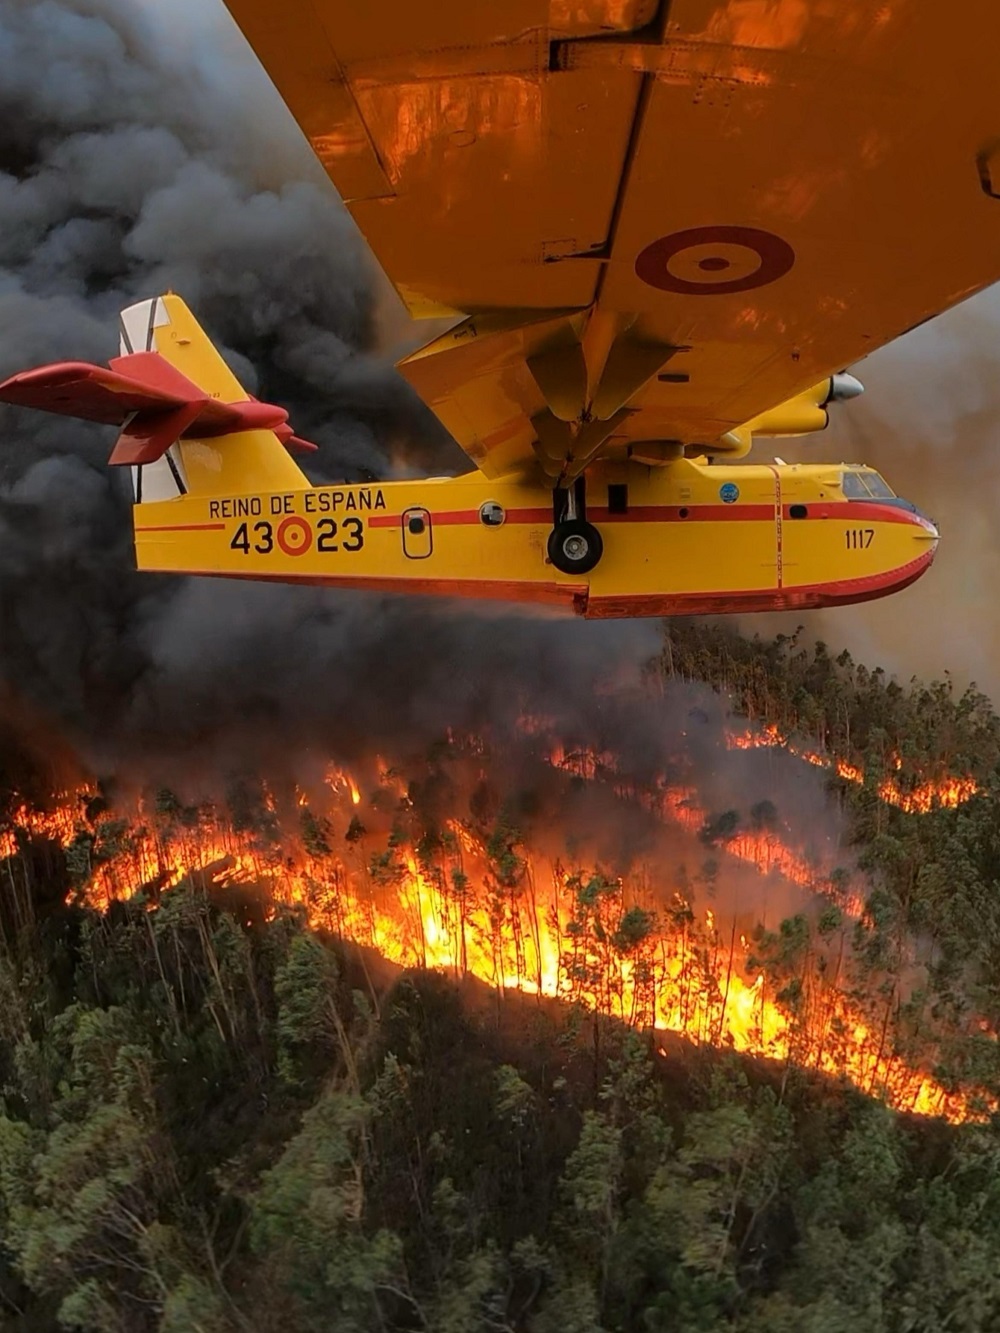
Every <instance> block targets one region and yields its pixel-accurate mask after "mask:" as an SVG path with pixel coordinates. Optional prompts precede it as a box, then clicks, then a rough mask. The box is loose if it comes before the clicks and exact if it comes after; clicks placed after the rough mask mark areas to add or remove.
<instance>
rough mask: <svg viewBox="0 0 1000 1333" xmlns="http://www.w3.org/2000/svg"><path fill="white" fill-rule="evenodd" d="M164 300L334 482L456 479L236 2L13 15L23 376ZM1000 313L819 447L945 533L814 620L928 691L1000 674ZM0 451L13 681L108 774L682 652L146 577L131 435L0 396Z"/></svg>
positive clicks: (12, 276)
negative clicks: (997, 529) (896, 583)
mask: <svg viewBox="0 0 1000 1333" xmlns="http://www.w3.org/2000/svg"><path fill="white" fill-rule="evenodd" d="M166 288H173V289H175V290H177V291H179V292H181V293H182V294H183V295H184V296H185V298H186V299H187V300H188V301H189V302H190V304H191V305H192V306H193V308H194V309H195V310H196V311H197V313H198V315H199V317H200V318H201V319H202V320H203V322H204V323H205V324H206V325H207V327H208V329H209V330H210V332H211V333H212V335H213V336H214V337H215V338H216V340H217V341H219V342H220V343H221V344H222V345H223V346H224V347H225V349H226V351H227V354H228V355H229V356H230V358H231V360H232V361H233V363H234V365H235V366H236V368H237V369H238V371H239V373H240V374H241V376H242V377H243V378H244V380H245V381H246V382H247V384H248V387H250V388H251V389H258V390H259V391H260V392H261V394H262V396H265V397H268V398H273V399H275V400H277V401H280V402H282V403H285V404H287V405H288V406H290V408H291V409H292V422H293V424H294V425H295V427H296V429H297V430H298V431H299V432H300V433H302V434H304V435H306V436H307V437H309V438H311V439H314V440H316V441H317V442H318V443H319V444H320V445H321V452H320V454H319V455H318V459H317V462H316V466H315V469H314V470H315V473H316V475H317V476H323V477H330V478H333V477H337V476H353V477H358V476H363V475H366V473H367V474H369V475H371V474H376V475H387V474H390V473H392V472H393V471H398V470H399V469H400V468H404V467H420V468H423V467H431V468H433V469H434V470H436V471H439V472H440V471H448V470H452V469H454V468H455V467H457V466H459V465H460V463H461V462H462V456H461V455H460V454H459V453H458V452H457V450H456V449H455V446H454V445H453V444H452V443H451V442H450V441H448V440H447V439H446V438H445V437H444V436H443V434H442V432H441V430H440V428H439V427H437V425H436V423H435V422H434V421H433V419H432V418H431V417H430V415H429V413H428V412H427V411H426V410H425V409H424V408H423V407H422V406H421V405H420V404H419V402H417V401H416V400H415V399H414V398H413V397H412V396H411V395H410V393H409V391H408V390H407V388H406V386H405V385H404V384H403V383H402V381H401V380H399V379H398V378H397V377H396V376H395V374H394V373H393V371H392V370H391V361H392V359H393V354H394V353H398V352H399V351H400V350H402V349H401V348H400V346H399V345H398V344H399V343H400V342H401V341H402V340H403V339H409V342H410V344H411V345H412V343H413V342H414V341H415V340H416V339H415V338H414V336H413V334H412V333H410V331H409V330H408V329H407V327H406V323H405V320H404V318H403V317H402V315H401V311H400V309H399V306H398V303H395V298H393V297H392V296H391V295H390V294H389V293H388V290H387V287H386V284H385V282H384V280H383V279H381V278H380V277H379V276H378V275H377V274H376V273H375V272H374V269H373V266H372V265H371V262H370V261H369V259H368V257H367V254H366V251H365V248H364V245H363V243H362V242H361V241H360V240H359V238H358V237H357V235H356V233H355V230H354V227H353V224H352V223H351V222H350V220H349V218H348V217H347V215H346V213H345V212H344V210H343V209H342V207H341V206H340V204H339V203H338V201H337V200H336V197H335V195H334V193H333V190H332V188H331V187H330V186H329V184H328V183H327V181H326V178H325V177H324V176H323V174H322V172H321V171H320V170H319V168H318V166H317V164H316V163H315V161H314V160H313V157H312V155H311V153H310V151H309V149H308V147H307V146H306V144H305V143H304V141H303V140H302V139H301V137H300V135H299V133H298V130H297V129H296V127H295V125H294V123H293V122H292V121H291V118H290V117H289V115H288V113H287V112H286V111H285V109H284V107H283V105H282V104H281V103H280V101H279V99H278V98H277V95H276V94H275V93H274V91H273V89H272V88H271V87H270V84H269V82H268V80H267V78H266V76H265V75H264V74H263V73H262V72H261V71H260V69H259V67H258V66H257V65H256V62H255V60H254V58H253V57H252V55H251V54H250V52H249V51H248V50H247V48H246V47H245V45H244V43H243V40H242V38H241V37H240V36H239V34H238V33H237V32H236V30H235V28H234V27H233V25H232V23H231V20H230V19H229V16H228V14H227V13H226V12H225V10H224V9H223V7H222V5H221V3H218V0H171V3H170V4H169V5H164V4H156V3H154V0H0V378H3V377H5V376H6V375H8V374H11V373H13V372H14V371H16V370H19V369H23V368H24V367H25V366H28V365H33V364H37V363H39V362H42V361H46V360H51V359H55V358H62V357H69V358H74V359H76V358H81V359H95V360H103V359H105V358H107V357H108V356H109V355H113V354H114V353H115V351H116V350H117V349H116V346H115V343H116V332H115V330H116V315H117V312H118V310H119V309H120V308H121V307H122V306H124V305H127V304H129V303H130V302H131V301H134V300H136V299H140V298H142V297H144V296H149V295H153V294H155V293H157V292H159V291H162V290H164V289H166ZM998 326H1000V301H998V300H997V299H996V298H991V297H989V296H987V297H985V298H981V299H980V300H979V301H978V302H977V303H975V304H974V305H972V306H968V307H966V308H965V309H964V310H963V311H961V312H958V313H957V314H953V315H951V316H949V317H947V318H946V319H944V320H941V321H938V322H936V323H934V324H932V325H929V326H925V327H924V328H923V329H921V330H919V331H918V332H916V333H915V334H913V335H911V336H910V337H909V338H908V339H907V340H905V342H904V343H903V344H900V345H899V346H898V347H897V348H896V349H894V350H892V351H890V352H887V353H883V354H882V355H881V356H880V357H877V358H875V359H873V361H872V362H871V363H870V365H868V366H866V367H864V368H863V370H862V374H863V376H864V378H865V379H866V382H867V384H868V387H869V393H868V396H867V398H865V399H863V400H862V401H861V402H860V403H854V404H851V405H850V406H848V407H846V408H844V409H843V410H841V412H840V413H839V420H838V423H837V425H836V426H835V427H834V428H833V429H832V430H831V431H830V432H828V434H827V435H826V436H819V437H816V440H815V442H809V443H807V444H805V445H802V446H798V447H797V449H796V451H795V452H796V454H797V456H801V457H805V456H810V455H814V456H824V455H825V456H830V455H842V456H844V457H849V458H861V457H864V458H865V459H866V461H868V462H870V463H872V464H875V465H876V466H879V467H881V468H882V469H883V470H884V471H885V473H886V474H887V477H888V479H889V481H890V484H893V485H894V486H895V487H896V489H897V490H899V491H900V492H901V493H904V494H908V495H909V496H910V497H911V498H912V499H913V500H915V501H916V502H917V503H918V504H919V505H920V506H921V507H922V508H924V509H925V510H927V511H928V512H929V513H931V514H932V515H933V516H935V517H937V518H938V519H939V520H940V521H941V525H942V528H943V533H944V537H943V542H942V547H941V554H940V556H939V559H938V562H937V565H936V566H935V568H934V569H933V570H932V571H931V573H930V574H929V575H928V576H927V577H926V578H925V579H924V580H923V581H921V582H920V583H919V584H917V585H916V587H915V588H913V589H912V590H910V591H908V592H906V593H904V594H902V596H901V597H900V598H898V599H896V600H895V601H887V602H880V603H876V604H874V606H872V607H870V608H850V609H846V610H842V611H838V612H837V613H830V614H828V615H824V616H821V617H814V619H813V621H812V625H813V626H814V627H816V628H817V630H818V631H819V632H821V633H822V634H823V636H824V637H826V638H827V639H828V640H829V641H830V642H831V643H832V644H834V645H836V646H840V645H842V644H845V643H846V644H848V645H849V646H851V647H852V649H856V650H857V651H858V652H859V653H860V655H861V656H862V657H864V658H867V659H869V660H871V659H877V660H878V661H879V662H881V663H882V664H884V665H886V666H887V667H889V668H891V669H892V670H894V671H896V672H897V673H898V674H899V675H901V676H903V677H907V676H909V675H910V674H911V673H912V672H914V671H919V672H925V673H926V672H940V671H941V670H942V669H944V668H946V667H950V668H951V669H953V670H954V671H955V673H956V674H957V675H958V676H959V677H960V678H965V677H967V676H975V677H976V678H977V679H978V681H979V683H980V684H981V685H982V686H983V687H985V688H998V689H1000V667H996V666H994V661H995V660H996V659H995V654H994V647H995V645H996V643H997V640H998V637H1000V611H998V610H996V609H995V607H994V604H993V601H992V599H991V597H990V591H991V584H992V583H993V581H994V575H993V569H994V567H995V564H996V559H997V553H998V546H1000V538H998V537H997V536H996V535H995V533H994V530H993V516H992V503H991V495H990V488H991V483H992V480H993V475H994V471H995V470H997V469H996V467H995V465H994V464H993V463H992V453H991V438H990V437H991V432H992V429H993V424H992V423H993V422H1000V390H997V389H995V388H994V387H993V380H992V376H991V373H990V372H991V369H992V365H991V363H992V359H993V356H994V338H993V334H994V333H995V332H996V330H997V328H998ZM421 332H423V331H422V330H417V333H418V334H420V333H421ZM380 344H381V347H382V350H379V348H380ZM391 344H396V345H395V346H393V345H391ZM0 439H2V449H3V452H2V454H0V678H2V679H3V680H5V681H6V682H7V683H8V684H9V685H10V686H11V688H12V697H13V699H14V700H16V701H18V702H17V703H16V705H15V706H16V707H20V706H22V705H23V706H24V707H31V708H32V710H33V711H35V712H36V713H37V714H38V715H45V716H48V717H49V718H51V719H53V720H54V721H55V723H56V724H57V726H58V727H59V728H62V729H64V730H65V731H66V732H67V734H68V735H69V736H70V737H71V739H72V740H73V742H74V743H76V744H78V745H79V746H81V747H82V749H83V751H84V753H85V754H86V756H87V757H88V759H89V760H90V761H91V762H93V763H95V764H97V765H98V767H100V768H103V769H109V768H111V767H113V766H114V765H116V764H118V763H121V762H122V761H123V760H129V761H133V762H134V761H135V760H136V758H137V757H142V758H143V760H144V762H146V763H149V762H150V761H151V760H158V758H159V757H160V756H165V755H168V754H170V753H181V752H184V753H189V752H190V750H191V747H192V746H194V747H196V748H197V752H198V753H199V755H200V757H201V761H202V767H203V769H204V770H205V771H206V772H210V771H212V770H215V769H230V768H231V767H232V766H233V765H237V766H238V765H240V764H255V763H257V762H258V761H259V759H260V758H261V753H262V751H263V752H266V753H268V754H270V755H272V756H273V754H274V753H275V750H276V749H280V750H281V751H282V752H283V753H290V752H295V753H296V754H298V753H308V752H309V750H310V747H314V748H319V749H323V748H324V747H329V746H331V745H332V746H335V747H336V748H337V749H338V750H339V751H340V752H341V753H348V752H349V751H351V750H353V749H355V748H357V747H360V746H361V745H362V744H365V745H369V746H370V745H371V744H375V745H376V746H377V745H378V744H379V742H380V740H382V739H383V738H385V737H389V736H391V735H393V734H396V733H399V732H409V733H413V734H417V735H420V734H425V735H428V736H431V735H433V734H434V732H435V730H436V729H437V730H439V729H440V728H441V727H443V726H445V725H448V724H453V725H462V724H463V723H466V722H470V721H472V722H475V721H477V720H479V719H481V718H483V717H486V716H489V717H494V718H496V717H503V716H505V715H508V714H509V713H511V711H513V710H515V709H516V708H517V707H519V705H520V700H519V699H517V698H516V695H517V694H518V693H519V692H520V693H521V694H523V695H525V696H527V697H530V698H532V699H533V700H535V702H536V705H537V706H538V707H539V709H540V710H541V709H544V710H546V711H548V712H550V713H553V712H556V713H562V714H564V715H566V716H568V717H569V718H573V717H576V716H579V715H584V714H585V715H587V717H588V719H590V720H593V718H592V717H591V715H597V719H598V721H599V719H600V716H601V715H604V716H605V718H606V716H607V715H608V714H609V712H613V711H615V710H614V709H613V707H612V705H611V704H610V703H609V702H608V700H609V698H610V696H609V695H608V693H607V692H606V691H602V692H601V693H599V694H596V695H595V692H594V689H593V684H594V682H595V681H596V680H598V679H599V678H601V679H604V678H607V677H608V676H609V675H612V676H615V677H616V678H618V679H626V678H628V677H629V676H630V675H632V674H634V671H635V668H636V667H637V666H638V665H639V664H640V663H641V662H642V661H643V659H644V658H645V657H646V656H648V655H649V654H650V653H651V652H653V651H655V649H656V646H657V641H658V634H657V626H656V624H655V623H644V622H631V623H628V622H618V623H612V624H604V625H600V624H598V625H587V624H581V623H577V622H570V621H554V620H548V619H544V618H531V617H528V616H524V615H520V614H513V613H509V612H502V611H496V610H475V609H470V608H469V607H462V608H458V609H455V608H452V607H449V606H446V605H439V604H435V603H431V602H425V601H421V600H413V601H410V600H395V601H389V600H383V599H378V598H373V597H370V596H366V595H361V594H344V593H336V592H333V591H330V590H312V589H301V588H283V587H275V586H265V585H254V584H247V583H227V582H225V581H221V580H220V581H213V580H170V579H160V578H157V577H156V576H144V577H142V578H140V577H138V576H137V575H136V574H135V573H134V572H133V570H132V567H131V550H130V542H131V531H130V521H129V514H128V502H129V496H128V489H127V479H126V477H125V476H123V475H115V474H113V473H112V472H111V471H110V470H109V469H108V468H107V467H106V465H105V464H106V457H107V452H108V449H109V447H110V443H111V442H110V440H109V438H108V433H107V432H106V431H103V430H97V429H92V428H88V427H85V426H81V425H80V424H78V423H75V422H70V421H62V420H59V419H57V418H50V417H42V416H37V417H36V416H31V415H29V414H25V413H19V412H15V411H13V410H12V409H3V408H0ZM778 451H779V452H782V453H784V454H785V455H786V456H788V457H792V456H793V449H792V447H791V446H789V447H787V448H784V449H779V450H778ZM767 452H769V453H770V452H775V450H774V449H768V450H767ZM794 623H797V618H792V619H789V618H788V617H784V618H782V619H781V622H780V627H781V628H782V629H785V630H788V629H790V628H793V627H794ZM756 627H761V628H764V627H766V628H767V629H773V628H775V627H776V626H775V619H774V618H773V617H772V618H770V620H769V621H767V622H759V623H758V624H752V623H751V622H746V624H745V628H756ZM515 682H516V685H517V687H518V688H515V684H514V683H515ZM635 721H636V722H637V723H638V719H635ZM616 725H621V726H624V727H628V726H630V725H632V724H631V723H629V722H627V721H622V720H620V719H619V720H618V721H616ZM634 730H635V731H636V735H635V737H634V738H633V739H634V741H635V744H636V746H637V747H638V748H639V749H641V748H642V745H641V744H640V741H641V739H642V738H641V736H640V734H639V733H640V731H641V728H640V727H639V726H638V725H636V726H635V728H634Z"/></svg>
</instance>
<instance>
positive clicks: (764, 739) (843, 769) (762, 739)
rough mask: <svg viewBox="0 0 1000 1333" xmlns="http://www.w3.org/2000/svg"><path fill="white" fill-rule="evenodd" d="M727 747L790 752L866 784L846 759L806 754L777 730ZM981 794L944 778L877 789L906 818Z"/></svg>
mask: <svg viewBox="0 0 1000 1333" xmlns="http://www.w3.org/2000/svg"><path fill="white" fill-rule="evenodd" d="M726 744H727V745H728V746H729V748H730V749H731V750H764V749H781V750H787V751H788V753H789V754H793V755H795V756H796V757H797V758H798V759H803V760H805V762H806V763H807V764H814V765H815V766H816V767H817V768H825V769H829V770H830V771H831V772H834V773H836V774H837V776H838V777H841V778H843V779H844V780H845V781H846V782H853V783H856V784H857V785H858V786H860V785H862V784H863V783H864V780H865V775H864V772H863V771H862V770H861V769H860V768H858V767H857V766H856V765H855V764H849V763H848V762H847V761H846V760H845V759H837V758H836V757H834V756H832V755H825V754H820V753H819V752H818V751H815V750H803V749H801V748H799V747H798V746H796V745H795V744H794V743H793V742H792V741H791V740H789V738H788V737H787V736H783V735H782V734H781V732H780V731H778V729H777V727H773V726H766V727H763V728H762V729H761V730H760V731H744V732H740V733H737V734H730V735H729V736H728V737H727V738H726ZM892 763H893V767H894V768H895V769H896V771H897V772H898V771H899V770H900V769H901V768H902V766H903V761H902V759H901V758H900V757H899V755H894V756H893V760H892ZM978 791H979V784H978V783H977V782H976V781H975V779H974V778H969V777H966V778H956V777H945V778H941V779H940V780H939V781H937V782H930V781H928V782H923V783H921V784H920V785H919V786H918V787H914V788H913V789H912V790H910V791H903V790H902V788H901V787H900V786H899V784H898V783H897V782H896V781H895V780H894V779H892V778H886V779H885V781H884V782H881V783H879V785H878V788H877V792H878V796H879V799H880V800H882V801H884V802H885V803H886V805H894V806H896V808H897V809H899V810H902V811H904V812H905V813H906V814H916V815H925V814H927V813H928V811H930V810H934V809H939V808H943V809H948V810H954V809H955V808H956V807H957V806H959V805H962V804H964V802H966V801H968V800H969V799H970V798H971V797H973V796H975V795H976V793H977V792H978Z"/></svg>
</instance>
